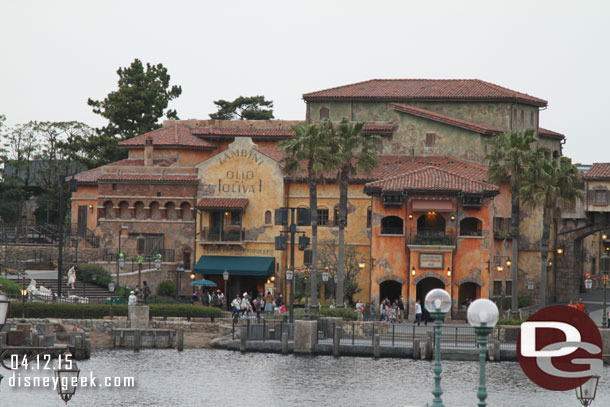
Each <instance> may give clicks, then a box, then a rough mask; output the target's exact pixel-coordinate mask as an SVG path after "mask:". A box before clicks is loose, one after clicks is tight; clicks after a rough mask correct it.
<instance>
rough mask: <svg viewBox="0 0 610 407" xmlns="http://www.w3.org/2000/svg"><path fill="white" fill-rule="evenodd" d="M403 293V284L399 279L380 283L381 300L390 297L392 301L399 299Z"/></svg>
mask: <svg viewBox="0 0 610 407" xmlns="http://www.w3.org/2000/svg"><path fill="white" fill-rule="evenodd" d="M401 294H402V284H400V283H399V282H398V281H394V280H387V281H384V282H383V283H381V284H379V301H383V300H384V299H386V298H387V299H389V300H390V302H391V303H394V300H397V299H398V298H399V297H400V295H401Z"/></svg>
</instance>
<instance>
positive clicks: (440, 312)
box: [425, 288, 451, 407]
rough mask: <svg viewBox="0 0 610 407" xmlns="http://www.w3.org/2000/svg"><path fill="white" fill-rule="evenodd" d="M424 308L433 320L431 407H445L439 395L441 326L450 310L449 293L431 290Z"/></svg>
mask: <svg viewBox="0 0 610 407" xmlns="http://www.w3.org/2000/svg"><path fill="white" fill-rule="evenodd" d="M425 303H426V308H427V309H428V310H430V311H431V312H430V316H431V317H432V318H433V319H434V331H435V332H434V342H435V358H434V359H435V360H434V389H433V390H432V394H433V395H434V398H433V400H432V407H445V405H444V404H443V400H442V399H441V395H442V394H443V390H442V389H441V372H442V371H443V368H442V367H441V326H442V325H443V319H445V315H447V312H449V309H450V308H451V296H450V295H449V293H448V292H447V291H445V290H443V289H441V288H435V289H434V290H431V291H430V292H429V293H428V294H427V295H426V299H425Z"/></svg>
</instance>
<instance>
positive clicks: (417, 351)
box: [413, 339, 421, 360]
mask: <svg viewBox="0 0 610 407" xmlns="http://www.w3.org/2000/svg"><path fill="white" fill-rule="evenodd" d="M413 359H415V360H417V359H421V341H420V340H419V339H414V340H413Z"/></svg>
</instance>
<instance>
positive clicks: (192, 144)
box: [119, 125, 216, 150]
mask: <svg viewBox="0 0 610 407" xmlns="http://www.w3.org/2000/svg"><path fill="white" fill-rule="evenodd" d="M149 137H150V138H152V141H153V146H154V148H158V147H160V148H164V147H165V148H167V147H181V148H189V149H204V150H211V149H215V148H216V146H214V145H213V144H210V143H208V142H207V141H205V140H202V139H201V138H199V137H197V136H195V135H193V134H192V133H191V129H190V128H189V127H187V126H181V125H176V126H172V127H162V128H160V129H157V130H153V131H151V132H149V133H144V134H141V135H139V136H137V137H133V138H130V139H127V140H124V141H121V142H119V146H121V147H125V148H144V146H145V145H146V139H147V138H149Z"/></svg>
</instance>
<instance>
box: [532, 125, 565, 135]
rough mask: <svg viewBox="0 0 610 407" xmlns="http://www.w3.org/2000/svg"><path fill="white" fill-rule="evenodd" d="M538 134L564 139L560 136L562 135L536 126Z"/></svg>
mask: <svg viewBox="0 0 610 407" xmlns="http://www.w3.org/2000/svg"><path fill="white" fill-rule="evenodd" d="M538 134H547V135H550V136H556V137H561V138H565V135H564V134H562V133H558V132H556V131H553V130H549V129H543V128H542V127H540V126H538Z"/></svg>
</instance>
